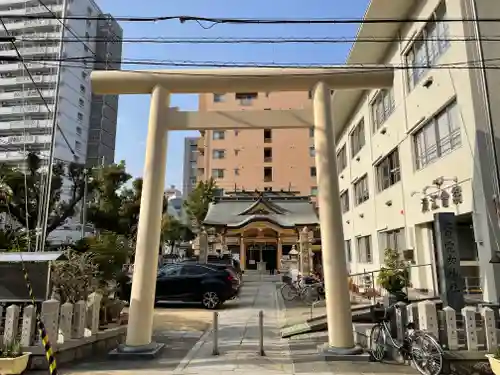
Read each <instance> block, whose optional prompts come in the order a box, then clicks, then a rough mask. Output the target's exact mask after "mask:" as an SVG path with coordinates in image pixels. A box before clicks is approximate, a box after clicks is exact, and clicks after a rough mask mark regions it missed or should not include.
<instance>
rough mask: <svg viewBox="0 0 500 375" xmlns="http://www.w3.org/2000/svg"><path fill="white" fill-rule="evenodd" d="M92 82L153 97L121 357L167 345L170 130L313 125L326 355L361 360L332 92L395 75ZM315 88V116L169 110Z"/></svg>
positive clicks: (174, 76)
mask: <svg viewBox="0 0 500 375" xmlns="http://www.w3.org/2000/svg"><path fill="white" fill-rule="evenodd" d="M91 79H92V90H93V92H94V93H95V94H98V95H120V94H151V104H150V114H149V125H148V137H147V142H146V155H145V162H144V176H143V179H144V181H143V187H142V189H143V190H142V199H141V208H140V217H139V227H138V234H137V245H136V253H135V264H134V276H133V285H132V294H131V300H130V310H129V322H128V329H127V339H126V343H125V345H123V346H121V347H120V348H119V351H120V352H121V353H131V354H132V353H135V354H151V353H153V354H154V353H155V352H157V351H158V350H159V349H160V348H161V345H159V344H156V343H154V342H152V332H153V329H152V327H153V312H154V296H155V287H156V275H157V265H158V247H159V244H160V226H161V216H162V211H161V207H162V200H163V190H164V184H165V172H166V163H167V133H168V131H169V130H213V129H250V128H251V129H264V128H274V129H276V128H310V127H313V126H314V130H315V132H314V145H315V149H316V169H317V186H318V203H319V217H320V223H321V229H322V230H321V243H322V252H323V253H322V254H323V271H324V277H325V290H326V311H327V322H328V344H329V346H328V348H327V351H328V352H329V353H331V354H332V355H336V354H340V355H346V354H358V353H360V350H359V348H357V347H355V343H354V338H353V332H352V314H351V304H350V296H349V289H348V280H347V279H348V273H347V267H346V256H345V251H344V236H343V229H342V212H341V208H340V199H339V186H338V175H337V157H336V149H335V136H336V131H335V128H334V119H333V117H332V107H331V95H330V89H334V90H343V89H347V90H349V89H351V90H353V89H354V90H360V89H377V88H383V87H390V86H392V83H393V79H394V72H393V70H392V69H390V68H387V67H377V66H372V67H370V68H365V69H358V68H356V70H354V71H353V69H352V67H349V66H346V67H339V68H328V69H276V68H272V69H262V68H256V69H210V70H160V71H153V70H150V71H94V72H92V76H91ZM311 89H314V93H313V111H311V110H310V109H303V110H274V111H266V110H256V111H230V112H207V113H198V112H191V113H190V112H178V111H177V110H176V109H171V108H169V99H170V94H185V93H188V94H193V93H195V94H198V93H219V92H276V91H308V90H311Z"/></svg>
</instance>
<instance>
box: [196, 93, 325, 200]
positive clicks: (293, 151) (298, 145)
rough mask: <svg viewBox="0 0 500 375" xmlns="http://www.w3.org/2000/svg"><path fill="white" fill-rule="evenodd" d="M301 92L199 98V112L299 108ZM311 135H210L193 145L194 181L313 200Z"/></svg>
mask: <svg viewBox="0 0 500 375" xmlns="http://www.w3.org/2000/svg"><path fill="white" fill-rule="evenodd" d="M310 99H311V98H310V94H308V93H307V92H259V93H257V92H253V93H216V94H202V95H200V103H199V110H200V112H203V111H247V110H248V111H251V110H266V109H269V110H279V109H290V108H304V107H309V106H310V105H311V100H310ZM313 135H314V134H313V132H312V131H311V130H309V129H255V130H253V129H244V130H210V131H206V132H204V133H203V134H202V136H201V138H200V139H199V141H198V151H199V158H198V178H199V179H208V178H210V177H213V178H214V179H215V180H216V182H217V185H218V187H219V188H220V189H222V190H223V191H241V190H247V191H250V190H256V189H257V190H260V191H263V190H269V191H277V190H281V189H283V190H290V191H297V192H299V193H300V194H302V195H313V196H315V195H316V191H317V188H316V167H315V164H314V146H313V145H314V142H313Z"/></svg>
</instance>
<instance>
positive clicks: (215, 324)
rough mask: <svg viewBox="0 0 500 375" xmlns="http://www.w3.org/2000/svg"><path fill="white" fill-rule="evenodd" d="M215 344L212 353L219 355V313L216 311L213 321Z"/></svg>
mask: <svg viewBox="0 0 500 375" xmlns="http://www.w3.org/2000/svg"><path fill="white" fill-rule="evenodd" d="M212 331H213V344H214V347H213V349H212V355H219V313H218V312H217V311H214V321H213V323H212Z"/></svg>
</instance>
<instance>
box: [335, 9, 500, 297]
mask: <svg viewBox="0 0 500 375" xmlns="http://www.w3.org/2000/svg"><path fill="white" fill-rule="evenodd" d="M499 16H500V3H498V2H492V1H475V0H463V1H455V0H426V1H401V2H394V1H392V0H372V2H371V4H370V5H369V8H368V10H367V13H366V18H368V19H369V18H386V19H387V18H388V19H425V20H428V21H427V22H426V23H422V22H412V23H401V24H397V23H392V24H384V25H382V24H364V25H362V27H361V29H360V31H359V35H358V39H359V41H358V42H356V43H355V44H354V46H353V48H352V50H351V52H350V55H349V57H348V63H351V64H368V63H387V64H391V65H393V66H395V67H397V68H396V73H395V80H394V86H393V87H391V88H388V89H383V90H374V91H364V92H362V91H340V92H338V93H335V94H334V95H333V99H332V100H333V111H334V120H335V121H336V124H335V125H336V129H338V135H337V140H338V141H337V142H338V145H337V153H338V158H337V160H338V174H339V184H340V199H341V202H342V210H343V224H344V239H345V247H346V253H347V259H348V263H349V264H348V267H349V270H350V271H351V272H363V271H365V270H366V271H369V270H375V269H379V268H380V266H381V264H382V263H383V253H384V250H385V249H386V248H388V247H390V248H394V249H397V250H400V251H403V252H405V254H406V256H408V257H409V258H408V259H409V260H411V261H412V263H413V264H415V265H422V266H423V265H426V264H432V265H433V264H435V259H434V258H435V252H434V235H433V225H432V221H433V214H434V213H436V212H445V211H446V212H450V211H452V212H454V213H455V214H456V215H457V218H458V226H459V251H460V258H461V259H460V264H461V270H462V273H463V275H464V276H465V278H466V282H468V283H469V285H470V284H477V285H480V286H481V288H482V289H483V295H484V299H485V300H487V301H497V300H498V297H499V296H500V272H499V266H498V264H494V262H495V261H496V259H498V257H497V254H498V251H499V250H500V249H499V242H498V238H500V237H499V225H498V222H499V217H498V212H500V211H497V208H498V205H495V204H494V202H495V201H494V198H495V194H496V197H498V190H496V189H498V172H499V171H498V164H496V163H495V160H498V159H497V158H498V153H497V151H496V146H493V144H494V142H492V140H495V139H496V138H497V135H496V134H495V132H496V133H497V134H500V133H498V132H499V131H500V106H498V87H499V83H500V73H499V71H498V70H493V69H490V70H488V69H486V70H483V69H481V60H483V59H484V61H486V62H485V64H489V63H488V61H491V59H492V58H493V57H495V51H497V50H498V46H497V44H498V43H497V44H495V43H491V42H486V41H484V40H482V41H478V31H479V32H480V33H481V37H482V38H487V37H488V35H490V36H491V35H495V33H496V31H495V26H494V24H492V23H490V24H488V23H486V22H475V23H473V22H445V21H446V19H447V18H452V19H464V18H466V19H471V18H479V19H481V18H490V17H499ZM373 37H381V38H389V39H393V40H394V42H392V43H389V42H388V43H384V44H382V43H367V42H363V41H361V40H362V39H363V38H365V39H366V38H373ZM464 40H465V41H464ZM491 64H493V63H491ZM471 66H474V67H475V68H467V67H471ZM495 86H496V88H497V90H493V89H492V88H493V87H495ZM494 101H496V103H497V105H496V106H495V105H493V104H492V103H493V102H494ZM492 262H493V263H492ZM433 269H434V267H433V266H429V267H425V266H423V267H418V268H414V269H413V271H412V276H411V277H412V283H413V286H414V287H416V288H427V289H435V278H434V277H433V273H434V272H435V270H434V271H433Z"/></svg>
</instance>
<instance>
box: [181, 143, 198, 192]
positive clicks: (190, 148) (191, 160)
mask: <svg viewBox="0 0 500 375" xmlns="http://www.w3.org/2000/svg"><path fill="white" fill-rule="evenodd" d="M198 139H199V137H186V138H184V164H183V165H182V166H183V176H182V196H183V197H184V199H186V198H187V197H188V196H189V193H191V192H192V191H193V189H194V188H195V187H196V182H197V172H198Z"/></svg>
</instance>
